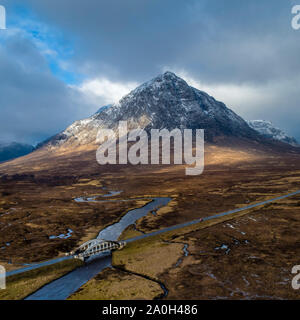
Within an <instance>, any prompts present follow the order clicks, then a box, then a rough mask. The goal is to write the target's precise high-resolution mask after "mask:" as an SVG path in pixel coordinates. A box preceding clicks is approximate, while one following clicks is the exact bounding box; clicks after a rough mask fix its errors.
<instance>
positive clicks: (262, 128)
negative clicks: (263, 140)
mask: <svg viewBox="0 0 300 320" xmlns="http://www.w3.org/2000/svg"><path fill="white" fill-rule="evenodd" d="M247 122H248V124H249V126H250V127H251V128H253V129H254V130H256V131H258V132H259V133H260V134H262V135H263V136H265V137H267V138H271V139H274V140H278V141H281V142H285V143H288V144H290V145H292V146H294V147H300V145H299V144H298V142H297V140H296V139H295V138H293V137H290V136H288V135H287V134H286V133H285V132H284V131H283V130H281V129H279V128H277V127H275V126H274V125H273V123H272V122H270V121H266V120H250V121H247Z"/></svg>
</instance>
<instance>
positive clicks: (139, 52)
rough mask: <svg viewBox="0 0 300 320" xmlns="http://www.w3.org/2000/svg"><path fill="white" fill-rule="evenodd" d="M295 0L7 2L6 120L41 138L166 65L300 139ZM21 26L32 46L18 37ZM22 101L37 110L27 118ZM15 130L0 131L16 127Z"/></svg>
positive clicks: (30, 111)
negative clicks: (293, 10) (292, 23)
mask: <svg viewBox="0 0 300 320" xmlns="http://www.w3.org/2000/svg"><path fill="white" fill-rule="evenodd" d="M296 2H297V1H296V0H295V1H294V0H293V1H284V0H275V1H272V3H270V1H269V0H253V1H243V2H241V1H240V0H201V1H200V0H185V1H174V0H164V1H161V0H151V1H141V0H126V1H124V0H111V1H105V0H86V1H82V0H64V1H60V0H43V1H40V0H23V1H22V10H21V9H19V7H20V1H18V0H9V1H8V0H2V3H3V4H4V5H5V6H7V17H8V19H7V20H8V27H9V28H8V29H7V30H6V34H7V38H9V37H15V38H14V39H15V43H14V44H10V47H8V42H7V43H6V44H5V45H3V44H2V45H1V39H0V48H2V49H1V50H2V57H5V58H3V59H4V60H2V63H1V61H0V64H1V65H2V67H1V68H2V71H3V72H5V73H1V74H0V78H1V83H0V90H2V88H4V84H3V83H2V82H3V77H4V75H5V78H8V79H10V80H11V84H10V89H9V88H6V89H5V90H6V91H5V94H4V96H3V99H2V101H4V102H5V105H6V106H9V107H2V103H1V105H0V108H1V109H0V115H1V118H3V117H7V119H9V121H7V123H9V122H10V121H13V120H14V119H16V118H18V117H20V118H22V117H23V120H24V122H23V123H22V124H20V126H19V127H18V128H24V129H23V131H22V134H21V133H20V134H18V135H16V138H19V137H21V136H24V137H25V136H28V137H36V138H34V139H38V138H37V137H38V136H40V137H44V136H46V134H50V133H51V134H54V133H55V132H57V131H59V130H61V129H63V128H64V126H66V125H67V124H69V123H70V122H72V121H73V120H74V119H77V118H81V117H86V116H88V115H89V113H90V114H91V113H94V112H95V111H96V110H97V109H98V108H99V107H100V106H101V105H105V104H108V103H111V102H114V101H116V100H118V99H119V97H120V96H122V95H124V94H125V93H126V92H127V91H130V90H131V89H132V88H133V87H134V86H135V84H137V83H142V82H144V81H147V80H149V79H151V78H152V77H154V76H156V75H157V74H158V73H161V72H162V71H163V70H164V68H165V66H169V67H168V69H169V70H171V71H175V72H176V71H178V70H179V72H180V71H182V70H184V72H185V75H186V76H188V78H189V80H190V81H191V82H192V81H195V82H197V86H198V87H199V88H200V89H202V90H204V91H207V92H208V93H210V94H211V95H214V96H215V97H216V98H217V99H219V100H223V101H224V102H225V103H226V104H228V106H229V107H231V108H232V109H233V110H234V111H236V112H237V113H239V114H241V115H242V116H243V117H245V118H247V119H250V118H266V119H270V120H272V121H273V122H274V123H275V124H276V125H278V126H279V127H282V128H284V129H286V130H287V131H288V132H289V133H291V134H294V135H295V136H296V137H297V138H298V139H299V138H300V129H299V126H298V122H299V121H298V119H299V111H298V110H299V104H300V97H299V94H298V92H297V88H299V84H300V81H299V70H300V59H299V52H300V41H299V36H300V31H299V32H297V31H295V30H293V29H292V28H291V19H292V15H291V8H292V6H293V4H295V3H296ZM24 8H26V10H29V11H30V14H29V13H28V12H27V11H26V10H25V9H24ZM24 12H25V13H24ZM12 15H13V18H12ZM29 16H30V19H29ZM12 21H13V22H12ZM37 21H38V22H40V21H43V23H37ZM15 27H16V28H17V29H18V30H17V31H16V32H15V33H16V35H14V31H13V30H14V28H15ZM20 29H25V30H26V32H27V43H26V41H23V42H22V41H21V40H20V38H19V40H18V41H20V43H19V44H17V43H16V42H17V37H18V35H17V34H18V32H19V30H20ZM8 34H9V36H8ZM5 41H7V39H6V40H5ZM13 46H14V47H13ZM18 46H19V47H18ZM30 46H31V48H30ZM3 61H6V64H5V65H4V63H3ZM16 66H18V67H16ZM195 86H196V85H195ZM12 88H14V89H13V90H12ZM25 89H26V90H25ZM4 98H5V99H4ZM17 105H19V108H17ZM24 105H26V108H29V107H28V106H31V107H30V108H29V109H28V113H26V114H22V112H23V111H24V110H25V107H24ZM8 108H11V109H10V110H11V114H10V111H8V110H9V109H8ZM51 109H53V111H54V112H53V113H52V115H50V119H51V117H52V116H53V120H52V121H49V123H47V121H46V120H45V121H44V120H43V119H46V118H47V116H46V115H48V113H47V112H49V110H51ZM3 110H6V111H5V112H4V111H3ZM42 110H44V111H43V112H42ZM46 110H47V111H46ZM56 110H57V111H56ZM12 112H15V115H13V114H12ZM55 114H56V116H57V121H55V117H54V115H55ZM18 115H19V116H18ZM37 115H40V116H39V119H42V120H40V121H39V120H38V119H37ZM30 117H31V118H30ZM25 121H27V122H26V123H27V127H28V128H27V129H26V125H25ZM2 122H3V123H4V122H5V121H4V120H2ZM39 122H40V123H41V125H40V127H39ZM19 123H20V121H19ZM4 125H5V124H4ZM13 127H14V124H13V123H12V127H8V125H7V128H6V130H7V131H5V130H4V129H3V130H1V129H0V134H4V132H11V133H12V135H13V132H18V129H12V128H13ZM3 128H4V127H3ZM14 130H15V131H14ZM33 131H34V132H33ZM20 132H21V131H20ZM30 139H31V138H30Z"/></svg>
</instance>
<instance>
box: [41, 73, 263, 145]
mask: <svg viewBox="0 0 300 320" xmlns="http://www.w3.org/2000/svg"><path fill="white" fill-rule="evenodd" d="M119 121H128V126H129V129H132V128H137V127H141V128H144V129H146V130H150V129H152V128H153V129H163V128H166V129H169V130H171V129H174V128H181V129H183V128H189V129H205V134H206V140H208V141H213V140H214V138H215V137H218V136H233V137H243V138H249V139H252V140H260V139H261V136H260V135H259V134H258V133H257V132H256V131H255V130H253V129H252V128H250V127H249V125H248V124H247V122H246V121H244V120H243V119H242V118H241V117H239V116H238V115H237V114H235V113H234V112H233V111H232V110H230V109H228V108H227V107H226V106H225V104H224V103H222V102H219V101H216V100H215V99H214V98H213V97H211V96H209V95H208V94H207V93H205V92H203V91H200V90H198V89H195V88H193V87H190V86H189V85H188V84H187V83H186V82H185V81H184V80H183V79H181V78H179V77H177V76H176V75H175V74H174V73H172V72H166V73H164V74H162V75H159V76H158V77H156V78H154V79H152V80H151V81H148V82H146V83H144V84H143V85H141V86H139V87H138V88H136V89H135V90H133V91H132V92H130V93H129V94H128V95H126V96H125V97H123V98H122V99H121V100H120V101H119V102H118V103H115V104H113V105H109V106H105V107H102V108H100V109H99V111H98V112H97V113H96V114H94V115H93V116H92V117H90V118H88V119H84V120H80V121H76V122H75V123H73V124H72V125H71V126H70V127H69V128H67V129H66V130H65V131H63V132H62V133H60V134H58V135H56V136H55V137H53V138H50V139H49V140H48V141H46V142H44V143H43V144H42V145H41V146H44V145H45V144H46V145H48V146H61V145H63V146H65V147H68V146H69V145H70V146H80V145H85V144H92V143H95V141H96V136H97V132H98V130H99V129H100V128H111V129H116V128H117V126H118V123H119Z"/></svg>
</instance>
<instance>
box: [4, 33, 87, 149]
mask: <svg viewBox="0 0 300 320" xmlns="http://www.w3.org/2000/svg"><path fill="white" fill-rule="evenodd" d="M0 78H1V82H0V115H1V116H0V138H1V140H2V141H8V142H9V141H18V142H30V143H34V142H39V141H41V140H42V139H45V138H47V137H49V136H50V135H53V134H54V133H56V132H57V131H59V130H62V129H64V128H65V126H66V125H67V124H70V123H71V122H72V121H74V120H75V119H76V118H78V117H82V116H83V113H82V109H81V105H84V103H85V101H84V100H83V98H82V97H81V96H80V94H79V93H78V92H77V91H75V90H72V89H71V88H69V87H68V86H67V85H66V84H64V83H63V82H61V81H60V80H58V79H57V78H55V77H54V76H53V75H52V74H51V73H50V71H49V69H48V67H47V63H46V61H45V59H44V57H43V56H42V55H41V54H40V53H39V51H38V49H37V48H36V46H35V45H34V44H33V43H32V42H31V41H30V40H28V39H26V38H24V37H23V36H22V35H20V34H16V35H14V36H12V37H10V39H9V40H8V41H6V43H5V46H0Z"/></svg>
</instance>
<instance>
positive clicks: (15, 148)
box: [0, 142, 34, 162]
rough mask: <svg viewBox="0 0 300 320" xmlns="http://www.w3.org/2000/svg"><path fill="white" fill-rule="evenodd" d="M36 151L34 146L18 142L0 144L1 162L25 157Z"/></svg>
mask: <svg viewBox="0 0 300 320" xmlns="http://www.w3.org/2000/svg"><path fill="white" fill-rule="evenodd" d="M33 150H34V148H33V146H31V145H28V144H22V143H17V142H12V143H0V162H4V161H8V160H11V159H15V158H18V157H22V156H25V155H26V154H28V153H30V152H32V151H33Z"/></svg>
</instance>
